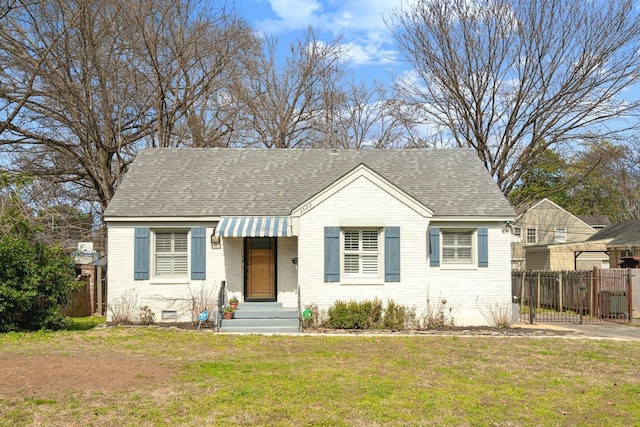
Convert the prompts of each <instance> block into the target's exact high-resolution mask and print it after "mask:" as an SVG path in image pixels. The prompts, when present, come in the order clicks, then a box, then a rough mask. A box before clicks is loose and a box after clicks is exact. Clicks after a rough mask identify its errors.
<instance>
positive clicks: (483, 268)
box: [105, 149, 514, 325]
mask: <svg viewBox="0 0 640 427" xmlns="http://www.w3.org/2000/svg"><path fill="white" fill-rule="evenodd" d="M513 217H514V212H513V209H512V208H511V206H510V205H509V203H508V202H507V200H506V199H505V197H504V196H503V194H502V193H501V192H500V190H499V188H498V187H497V185H496V184H495V183H494V182H493V180H492V178H491V176H490V175H489V173H488V172H487V170H486V169H485V167H484V166H483V164H482V162H481V161H480V160H479V159H478V157H477V154H476V153H475V151H473V150H468V149H456V150H417V149H416V150H410V149H407V150H364V151H357V150H337V151H336V150H259V149H148V150H144V151H142V152H140V153H139V154H138V156H137V158H136V160H135V161H134V162H133V164H132V165H131V167H130V169H129V171H128V173H127V175H126V177H125V179H124V180H123V182H122V184H121V185H120V186H119V187H118V189H117V191H116V194H115V196H114V198H113V199H112V201H111V203H110V205H109V207H108V209H107V210H106V212H105V220H106V222H107V225H108V253H109V292H108V303H109V304H110V305H111V304H117V303H118V301H122V299H133V300H134V301H135V302H136V304H138V305H139V306H142V305H147V306H148V307H149V308H150V309H151V310H152V311H154V312H155V313H156V315H157V318H156V320H160V319H169V318H175V319H177V320H187V321H188V320H191V317H190V316H191V314H190V313H189V306H190V304H191V300H192V298H193V296H194V295H201V294H202V292H203V291H204V293H205V294H207V293H211V292H214V290H215V289H217V286H219V284H220V282H221V281H226V284H227V287H228V294H229V295H232V294H234V295H238V296H239V297H240V300H241V301H244V302H247V301H277V302H280V303H282V304H283V305H284V306H286V307H297V308H299V307H304V306H305V305H308V304H316V305H317V307H318V308H319V309H320V310H326V309H328V308H329V307H330V306H332V305H333V304H334V302H335V301H336V300H342V301H349V300H373V299H374V298H378V299H380V300H381V301H382V302H383V304H386V303H387V301H389V300H393V301H394V302H396V303H398V304H403V305H405V306H407V307H414V308H415V309H416V312H417V314H421V313H424V312H425V310H426V309H427V305H428V303H427V301H428V300H429V304H431V305H432V306H433V307H435V306H437V305H438V304H439V303H440V302H441V301H442V300H443V299H446V310H447V312H446V314H447V315H450V316H452V317H453V318H454V319H455V323H456V324H458V325H479V324H486V323H488V321H489V319H488V318H487V309H488V308H489V307H495V306H496V304H499V305H508V304H510V303H511V269H510V242H511V235H510V233H509V230H508V227H507V224H508V223H509V222H510V221H512V220H513ZM299 302H300V304H299Z"/></svg>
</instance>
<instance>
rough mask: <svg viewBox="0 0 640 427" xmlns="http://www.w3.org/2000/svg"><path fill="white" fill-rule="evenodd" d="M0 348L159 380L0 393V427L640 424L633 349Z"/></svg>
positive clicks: (488, 344)
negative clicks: (96, 363) (156, 370)
mask: <svg viewBox="0 0 640 427" xmlns="http://www.w3.org/2000/svg"><path fill="white" fill-rule="evenodd" d="M0 348H2V352H0V357H2V355H3V354H5V355H14V356H18V357H19V356H24V357H25V358H29V357H34V355H36V354H37V355H38V356H39V357H42V358H46V359H45V360H49V359H51V358H56V357H57V358H62V360H64V358H69V361H70V363H72V361H73V360H93V359H100V358H104V357H109V356H112V357H113V364H114V366H115V364H117V363H121V362H123V361H124V362H130V363H131V366H132V368H133V367H135V366H139V365H140V364H141V363H144V362H146V363H149V364H150V365H161V366H163V367H164V368H166V369H167V374H165V375H162V376H159V377H144V376H143V377H137V379H138V380H139V381H138V382H137V383H136V386H135V387H127V386H121V387H116V388H108V387H107V384H108V383H107V382H105V383H104V385H105V388H104V389H100V388H99V387H98V388H86V387H85V388H81V387H78V386H77V385H74V383H73V381H70V382H69V383H68V384H67V385H66V386H65V387H63V389H62V390H58V391H57V392H56V393H53V394H47V393H40V394H38V393H29V392H26V395H25V392H20V393H18V392H11V391H5V392H4V393H1V392H0V414H3V415H2V416H1V417H0V425H2V426H4V425H7V426H8V425H106V426H108V425H118V426H120V425H131V426H133V425H136V426H137V425H143V426H144V425H149V426H152V425H176V426H191V425H254V426H263V425H266V426H310V425H318V426H376V425H378V426H397V425H411V426H413V425H436V426H437V425H470V426H512V425H515V426H520V425H549V426H556V425H566V426H593V425H607V426H633V425H640V377H639V376H638V372H640V343H635V342H634V343H629V342H619V341H595V340H576V339H567V340H564V339H556V338H553V339H535V338H476V337H474V338H466V337H437V336H430V337H426V336H384V335H381V336H373V337H365V336H322V335H318V336H295V337H292V336H282V337H279V336H254V335H221V334H214V333H203V332H200V333H198V332H195V331H175V330H170V329H156V328H107V329H94V330H88V331H77V332H72V331H61V332H56V333H36V334H5V335H0ZM73 358H79V359H73ZM51 369H55V366H52V367H51ZM108 371H109V370H107V372H103V373H102V376H100V375H96V379H97V380H99V379H100V378H102V377H104V378H103V380H104V381H108V378H109V372H108ZM134 371H135V370H134ZM125 372H126V371H125ZM96 374H97V373H96ZM131 375H132V377H135V373H133V372H132V374H131ZM49 381H54V382H56V381H57V384H64V379H63V378H59V379H57V380H51V379H49ZM98 383H99V381H98ZM0 390H2V388H0Z"/></svg>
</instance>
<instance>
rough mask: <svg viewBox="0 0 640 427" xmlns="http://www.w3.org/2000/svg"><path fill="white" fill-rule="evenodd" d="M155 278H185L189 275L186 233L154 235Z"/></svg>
mask: <svg viewBox="0 0 640 427" xmlns="http://www.w3.org/2000/svg"><path fill="white" fill-rule="evenodd" d="M155 240H156V253H155V264H156V268H155V274H156V276H186V275H187V274H188V273H189V262H188V261H189V259H188V254H187V251H188V233H187V232H186V231H185V232H177V233H155Z"/></svg>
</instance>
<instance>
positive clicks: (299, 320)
mask: <svg viewBox="0 0 640 427" xmlns="http://www.w3.org/2000/svg"><path fill="white" fill-rule="evenodd" d="M297 292H298V332H302V297H301V296H300V283H298V288H297Z"/></svg>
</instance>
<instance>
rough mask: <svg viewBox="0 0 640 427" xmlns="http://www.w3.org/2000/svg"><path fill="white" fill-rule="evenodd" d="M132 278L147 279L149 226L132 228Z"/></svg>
mask: <svg viewBox="0 0 640 427" xmlns="http://www.w3.org/2000/svg"><path fill="white" fill-rule="evenodd" d="M133 278H134V280H149V228H147V227H136V228H135V229H134V243H133Z"/></svg>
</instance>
